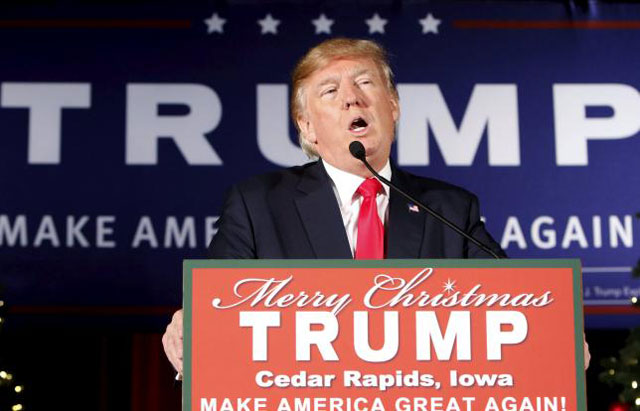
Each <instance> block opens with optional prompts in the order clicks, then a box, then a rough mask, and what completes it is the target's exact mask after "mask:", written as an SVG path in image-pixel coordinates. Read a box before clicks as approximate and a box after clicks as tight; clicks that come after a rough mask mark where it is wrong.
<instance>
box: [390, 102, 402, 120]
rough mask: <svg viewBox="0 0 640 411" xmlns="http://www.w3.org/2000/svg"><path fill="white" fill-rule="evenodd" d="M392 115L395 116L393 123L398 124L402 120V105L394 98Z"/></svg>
mask: <svg viewBox="0 0 640 411" xmlns="http://www.w3.org/2000/svg"><path fill="white" fill-rule="evenodd" d="M391 115H392V116H393V122H394V123H397V122H398V119H399V118H400V103H399V102H398V100H397V99H396V98H394V97H391Z"/></svg>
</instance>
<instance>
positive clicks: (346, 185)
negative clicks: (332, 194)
mask: <svg viewBox="0 0 640 411" xmlns="http://www.w3.org/2000/svg"><path fill="white" fill-rule="evenodd" d="M322 163H323V164H324V168H325V170H327V174H329V178H330V179H331V182H332V183H333V186H334V187H335V189H336V192H337V193H338V201H339V202H340V206H341V207H348V206H349V205H351V202H352V201H353V195H354V193H355V192H356V190H357V189H358V187H360V184H362V182H363V181H364V180H365V179H364V178H362V177H360V176H358V175H355V174H351V173H348V172H346V171H343V170H340V169H339V168H336V167H334V166H332V165H331V164H329V163H327V162H326V161H323V162H322ZM378 173H379V174H380V175H381V176H382V177H384V178H386V179H387V180H391V163H390V162H389V159H387V162H386V163H385V165H384V167H382V169H381V170H380V171H378ZM382 187H383V188H384V193H385V194H386V195H387V196H388V195H389V187H388V186H387V185H386V184H384V183H382Z"/></svg>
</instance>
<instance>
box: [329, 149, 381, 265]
mask: <svg viewBox="0 0 640 411" xmlns="http://www.w3.org/2000/svg"><path fill="white" fill-rule="evenodd" d="M323 164H324V168H325V169H326V170H327V174H329V178H330V179H331V187H332V188H333V192H334V194H335V195H336V199H337V200H338V206H339V207H340V214H341V215H342V223H343V225H344V228H345V230H346V232H347V237H348V239H349V246H350V248H351V255H355V252H356V244H357V241H358V214H359V213H360V205H361V204H362V196H361V195H360V194H358V193H357V192H356V190H357V189H358V187H360V184H362V182H363V181H364V180H365V179H364V178H362V177H360V176H357V175H355V174H351V173H347V172H346V171H342V170H340V169H338V168H336V167H334V166H332V165H331V164H329V163H327V162H323ZM378 173H379V174H380V175H381V176H382V177H384V178H386V179H387V180H391V164H390V163H389V160H387V163H386V164H385V165H384V167H382V170H380V171H379V172H378ZM381 184H382V187H383V188H384V192H383V193H378V195H377V196H376V203H377V205H378V215H379V216H380V220H382V222H383V223H384V225H385V227H386V225H387V220H388V216H389V187H387V185H386V184H383V183H381Z"/></svg>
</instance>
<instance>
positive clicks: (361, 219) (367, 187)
mask: <svg viewBox="0 0 640 411" xmlns="http://www.w3.org/2000/svg"><path fill="white" fill-rule="evenodd" d="M356 191H357V193H358V194H360V195H361V196H362V204H361V205H360V213H359V214H358V240H357V244H356V260H375V259H383V258H384V225H383V224H382V221H381V220H380V216H379V215H378V204H377V203H376V195H377V194H378V193H379V192H381V191H382V184H380V182H379V181H378V180H376V179H375V178H368V179H366V180H364V181H363V182H362V184H360V187H358V189H357V190H356Z"/></svg>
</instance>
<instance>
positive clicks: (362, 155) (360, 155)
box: [349, 141, 502, 260]
mask: <svg viewBox="0 0 640 411" xmlns="http://www.w3.org/2000/svg"><path fill="white" fill-rule="evenodd" d="M349 152H350V153H351V155H352V156H354V157H355V158H357V159H358V160H360V161H362V162H363V163H364V165H365V167H367V169H368V170H369V171H370V172H371V174H373V175H374V176H375V177H376V178H377V179H378V180H380V181H381V182H382V183H384V184H386V185H387V186H389V187H391V188H392V189H394V190H395V191H396V192H398V193H400V194H402V196H403V197H404V198H406V199H407V200H409V201H411V202H412V203H414V204H417V205H418V207H420V208H421V209H423V210H424V211H426V212H427V213H429V214H431V215H432V216H433V217H435V218H436V219H437V220H439V221H441V222H442V223H443V224H444V225H446V226H447V227H449V228H451V229H452V230H453V231H455V232H456V233H458V234H460V235H461V236H463V237H464V238H466V239H467V240H469V241H471V242H472V243H473V244H475V245H477V246H478V247H479V248H480V249H481V250H482V251H484V252H485V253H487V254H489V255H490V256H492V257H493V258H495V259H498V260H499V259H501V258H502V257H500V256H499V255H498V254H496V253H495V252H494V251H493V250H491V249H490V248H489V247H487V246H486V245H484V244H482V243H481V242H480V241H478V240H476V239H475V238H473V237H472V236H470V235H469V234H467V233H466V232H465V231H464V230H463V229H461V228H460V227H458V226H457V225H455V224H454V223H452V222H451V221H449V220H448V219H447V218H445V217H444V216H443V215H442V214H440V213H438V212H437V211H435V210H433V209H432V208H430V207H428V206H427V205H425V204H422V202H421V201H418V200H417V199H415V198H413V196H411V195H409V194H407V193H405V192H404V191H402V190H401V189H400V188H398V187H397V186H396V185H395V184H393V183H392V182H391V181H389V180H387V179H386V178H384V177H382V176H381V175H380V174H378V173H377V172H376V170H374V169H373V167H371V164H369V162H368V161H367V153H366V150H365V149H364V146H363V145H362V143H361V142H359V141H352V142H351V144H349Z"/></svg>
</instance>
